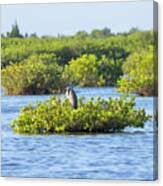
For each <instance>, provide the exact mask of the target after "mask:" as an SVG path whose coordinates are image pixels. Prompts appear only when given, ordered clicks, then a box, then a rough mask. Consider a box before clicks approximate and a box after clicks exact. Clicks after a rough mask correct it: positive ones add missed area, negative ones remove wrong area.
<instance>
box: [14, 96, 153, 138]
mask: <svg viewBox="0 0 163 186" xmlns="http://www.w3.org/2000/svg"><path fill="white" fill-rule="evenodd" d="M134 105H135V100H134V97H132V98H130V99H127V98H125V97H121V98H116V99H113V98H109V99H108V100H104V99H101V98H100V97H98V98H97V99H96V100H94V99H93V98H91V99H89V100H88V101H87V102H84V98H80V99H79V100H78V108H77V109H73V108H72V105H71V103H70V102H69V100H63V101H61V99H60V98H59V97H58V98H55V97H51V98H50V99H48V100H46V101H44V102H40V103H37V104H36V105H35V107H34V106H32V105H31V104H29V105H28V106H27V107H25V108H23V109H22V110H21V113H20V115H19V117H18V118H17V119H15V120H14V121H13V123H12V125H11V127H12V128H13V130H14V131H15V132H16V133H20V134H55V133H66V132H70V133H78V132H83V133H84V132H86V133H111V132H120V131H122V130H123V129H124V128H125V127H130V126H131V127H143V126H144V122H145V121H147V120H148V119H149V118H150V117H149V116H148V115H146V113H145V111H144V110H143V109H140V110H135V109H134Z"/></svg>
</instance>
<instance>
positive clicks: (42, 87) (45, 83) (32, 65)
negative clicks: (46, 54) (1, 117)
mask: <svg viewBox="0 0 163 186" xmlns="http://www.w3.org/2000/svg"><path fill="white" fill-rule="evenodd" d="M62 70H63V68H62V67H61V66H59V65H58V64H57V63H52V64H50V65H46V64H44V63H43V60H41V58H40V57H38V56H30V57H29V58H28V59H27V60H25V61H23V62H21V63H18V64H12V65H9V66H7V67H6V68H5V69H2V86H4V87H5V90H6V94H9V95H17V94H19V95H22V94H48V93H56V92H57V93H58V92H62V91H63V90H64V88H65V86H66V85H65V83H66V82H65V81H63V80H62V79H61V78H60V77H61V73H62Z"/></svg>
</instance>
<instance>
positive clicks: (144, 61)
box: [118, 46, 157, 96]
mask: <svg viewBox="0 0 163 186" xmlns="http://www.w3.org/2000/svg"><path fill="white" fill-rule="evenodd" d="M123 72H124V74H125V76H124V77H121V78H120V80H119V81H118V90H119V91H120V92H123V93H125V94H128V93H132V92H134V93H138V94H140V95H145V96H152V95H156V94H157V93H156V92H155V91H157V88H156V87H157V59H156V58H155V54H154V49H153V46H150V47H149V49H148V50H140V51H139V52H135V53H133V54H131V55H130V56H129V57H128V58H127V60H126V62H125V63H124V65H123ZM155 72H156V73H155Z"/></svg>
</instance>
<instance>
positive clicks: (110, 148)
mask: <svg viewBox="0 0 163 186" xmlns="http://www.w3.org/2000/svg"><path fill="white" fill-rule="evenodd" d="M76 92H77V95H78V96H79V97H81V96H85V97H86V98H89V97H97V96H101V97H103V98H108V97H119V96H122V95H121V94H119V93H117V92H116V91H115V90H114V88H76ZM61 97H62V98H64V95H61ZM48 98H49V95H48V96H47V95H46V96H44V95H43V96H2V176H14V177H16V176H17V177H52V178H88V179H137V180H152V179H153V178H154V175H153V173H154V170H153V163H154V162H153V137H154V131H153V122H152V121H150V122H147V123H146V124H145V127H144V128H143V129H133V128H127V129H125V131H124V132H123V133H116V134H98V135H67V136H66V135H49V136H40V135H37V136H24V135H18V134H14V133H13V132H12V130H11V128H10V126H9V125H10V123H11V121H12V120H13V119H14V118H15V117H17V116H18V114H19V109H20V108H21V107H22V106H25V105H27V104H28V103H35V102H36V101H42V100H45V99H48ZM135 107H136V108H140V107H142V108H144V109H145V110H146V112H147V113H149V114H152V112H153V98H152V97H137V98H136V106H135Z"/></svg>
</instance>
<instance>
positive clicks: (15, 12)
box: [1, 0, 153, 36]
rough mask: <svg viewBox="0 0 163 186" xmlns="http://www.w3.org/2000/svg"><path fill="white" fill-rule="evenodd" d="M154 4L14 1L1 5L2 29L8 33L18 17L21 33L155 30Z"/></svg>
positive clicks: (51, 33) (148, 1)
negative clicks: (13, 3) (133, 28)
mask: <svg viewBox="0 0 163 186" xmlns="http://www.w3.org/2000/svg"><path fill="white" fill-rule="evenodd" d="M152 11H153V3H152V1H151V0H144V1H137V2H136V1H135V2H102V3H60V4H19V5H18V4H15V5H2V6H1V31H2V33H4V32H7V31H9V30H10V29H11V25H12V24H13V23H14V22H15V20H17V22H18V25H19V28H20V31H21V33H23V34H24V33H25V32H27V33H34V32H36V33H37V34H38V35H54V36H56V35H57V34H58V33H60V34H64V35H71V34H74V33H76V32H77V31H79V30H85V31H87V32H90V31H91V30H92V29H95V28H99V29H102V28H104V27H108V28H110V29H111V30H112V32H115V33H116V32H123V31H128V30H129V29H130V28H131V27H138V28H140V29H143V30H145V29H152V26H153V20H152V19H153V15H152Z"/></svg>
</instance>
